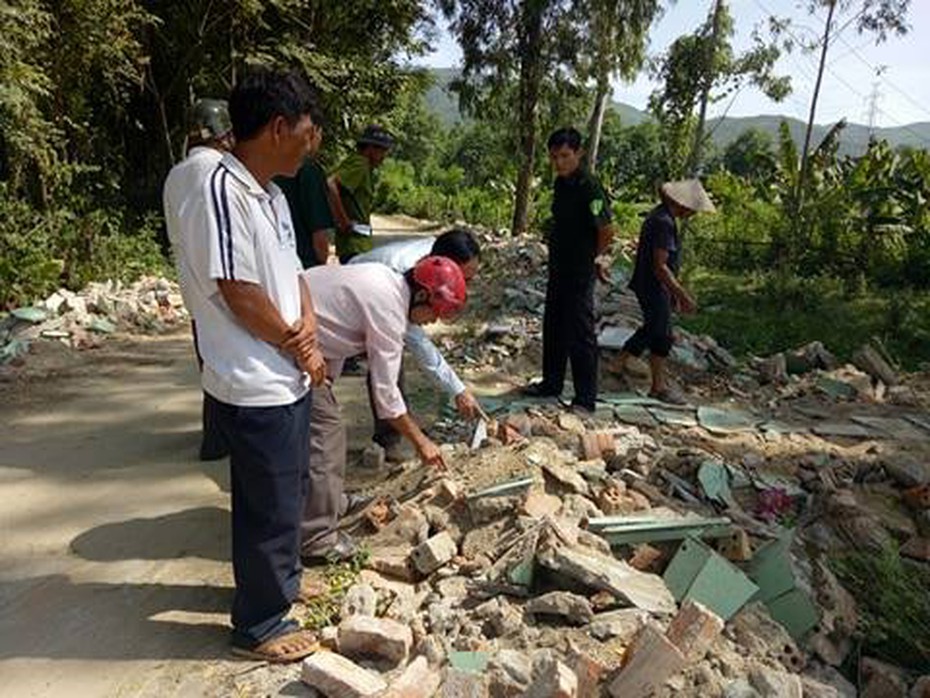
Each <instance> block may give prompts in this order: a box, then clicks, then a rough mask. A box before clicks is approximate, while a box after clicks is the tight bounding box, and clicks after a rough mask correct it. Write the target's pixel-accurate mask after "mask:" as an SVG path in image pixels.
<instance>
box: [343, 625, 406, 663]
mask: <svg viewBox="0 0 930 698" xmlns="http://www.w3.org/2000/svg"><path fill="white" fill-rule="evenodd" d="M411 645H413V633H412V631H411V630H410V627H409V626H407V625H404V624H403V623H399V622H398V621H396V620H391V619H389V618H372V617H371V616H351V617H350V618H347V619H346V620H344V621H343V622H342V623H340V624H339V651H340V652H341V653H342V654H346V655H349V656H356V655H359V656H366V657H380V658H383V659H387V660H389V661H392V662H394V663H395V664H399V663H401V662H405V661H406V660H407V655H408V654H409V653H410V647H411Z"/></svg>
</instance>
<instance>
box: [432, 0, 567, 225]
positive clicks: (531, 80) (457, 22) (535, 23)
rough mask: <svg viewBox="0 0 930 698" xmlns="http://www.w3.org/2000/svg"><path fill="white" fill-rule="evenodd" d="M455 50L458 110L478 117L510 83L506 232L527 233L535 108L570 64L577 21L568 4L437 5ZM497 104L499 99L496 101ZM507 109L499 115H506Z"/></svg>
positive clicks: (496, 0)
mask: <svg viewBox="0 0 930 698" xmlns="http://www.w3.org/2000/svg"><path fill="white" fill-rule="evenodd" d="M438 4H439V7H440V8H441V10H442V12H443V13H444V14H445V16H446V17H447V18H448V19H449V20H450V22H451V25H450V26H451V30H452V32H453V33H454V34H455V35H456V37H457V38H458V40H459V43H460V45H461V47H462V54H463V59H464V67H463V71H462V76H461V79H460V80H459V81H458V83H457V85H456V89H457V90H458V92H459V96H460V100H461V103H462V106H463V107H464V108H465V110H466V111H469V112H471V113H473V114H474V113H477V112H478V111H479V108H480V106H481V105H486V104H488V103H489V102H490V101H491V100H492V99H494V98H499V97H500V95H501V94H504V93H506V92H507V91H508V89H509V87H510V85H512V84H513V83H514V82H515V83H516V99H515V104H514V103H513V102H511V103H510V110H509V111H510V113H515V116H516V118H515V119H505V120H504V121H503V122H502V123H503V124H505V125H508V126H509V127H510V129H511V131H512V133H513V134H514V135H515V136H516V140H517V141H518V142H519V153H520V166H519V170H518V174H517V181H516V190H515V193H514V211H513V225H512V230H513V233H514V234H519V233H522V232H523V231H525V230H526V229H527V226H528V222H529V207H530V194H531V186H532V181H533V175H534V171H535V167H536V149H537V143H538V140H539V134H538V124H539V106H540V101H541V96H542V95H543V93H544V91H545V89H546V85H545V84H544V83H547V82H549V81H557V80H558V79H559V73H560V72H562V71H564V69H565V68H566V66H568V67H569V70H571V67H572V66H573V65H574V61H575V59H576V54H577V45H578V23H577V22H576V21H575V20H573V17H572V13H571V11H570V10H571V6H570V3H569V2H568V0H438ZM498 103H499V102H498ZM505 111H506V110H505Z"/></svg>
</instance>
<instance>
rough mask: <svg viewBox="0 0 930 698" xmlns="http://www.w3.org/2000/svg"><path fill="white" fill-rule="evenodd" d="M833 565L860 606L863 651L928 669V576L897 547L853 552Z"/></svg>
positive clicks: (899, 663) (929, 655) (929, 640)
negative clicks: (912, 564) (903, 556)
mask: <svg viewBox="0 0 930 698" xmlns="http://www.w3.org/2000/svg"><path fill="white" fill-rule="evenodd" d="M833 567H834V568H835V570H836V573H837V576H838V578H839V579H840V581H841V582H842V583H843V585H844V586H845V587H846V588H847V589H848V590H849V592H850V593H851V594H852V595H853V596H854V597H855V599H856V602H857V603H858V604H859V629H860V631H861V632H862V634H863V641H864V645H865V646H864V648H863V649H864V650H865V652H866V653H868V654H871V655H874V656H877V657H880V658H883V659H885V660H886V661H890V662H892V663H894V664H896V665H899V666H904V667H907V668H908V669H912V670H914V671H916V672H919V673H927V672H930V575H928V574H927V572H926V571H925V570H923V569H922V568H920V567H918V566H909V565H908V564H906V563H905V562H903V561H902V559H901V556H900V555H899V553H898V550H897V548H896V547H895V546H892V547H890V548H888V549H887V550H885V551H883V552H882V553H881V554H880V555H874V554H871V553H861V552H858V553H852V554H850V555H847V556H845V557H842V558H839V559H837V560H835V561H834V562H833Z"/></svg>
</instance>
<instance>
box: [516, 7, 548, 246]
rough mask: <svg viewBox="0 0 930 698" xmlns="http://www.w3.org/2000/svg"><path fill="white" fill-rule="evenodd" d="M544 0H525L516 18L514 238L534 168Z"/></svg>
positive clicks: (526, 208) (521, 225)
mask: <svg viewBox="0 0 930 698" xmlns="http://www.w3.org/2000/svg"><path fill="white" fill-rule="evenodd" d="M546 2H547V0H525V1H524V3H523V9H522V17H521V19H520V25H521V27H520V37H519V39H518V50H519V52H520V88H519V102H520V104H519V123H518V127H519V129H520V155H521V161H520V171H519V173H518V174H517V188H516V192H515V193H514V199H515V200H514V206H513V225H512V232H513V234H514V235H520V234H521V233H524V232H526V229H527V226H528V224H529V212H530V188H531V186H532V183H533V170H534V168H535V165H536V109H537V106H538V104H539V89H540V83H541V81H542V65H541V63H542V22H543V14H544V12H545V7H546Z"/></svg>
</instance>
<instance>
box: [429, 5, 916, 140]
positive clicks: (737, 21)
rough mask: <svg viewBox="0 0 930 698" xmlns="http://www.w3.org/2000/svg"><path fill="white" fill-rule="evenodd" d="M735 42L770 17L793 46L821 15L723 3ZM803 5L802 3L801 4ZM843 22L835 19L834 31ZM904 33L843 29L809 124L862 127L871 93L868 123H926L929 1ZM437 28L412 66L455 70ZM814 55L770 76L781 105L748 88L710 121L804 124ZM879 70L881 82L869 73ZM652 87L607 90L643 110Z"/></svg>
mask: <svg viewBox="0 0 930 698" xmlns="http://www.w3.org/2000/svg"><path fill="white" fill-rule="evenodd" d="M711 5H712V0H678V2H677V3H676V4H675V5H674V6H672V7H669V8H668V9H667V10H666V12H665V14H664V16H663V17H662V18H661V19H660V20H659V21H658V22H657V23H656V24H655V25H654V26H653V28H652V31H651V32H650V44H649V53H650V55H654V54H660V53H662V52H663V51H665V50H666V49H667V47H668V46H669V45H670V44H671V43H672V42H673V41H674V40H675V39H676V38H677V37H678V36H681V35H682V34H686V33H691V32H693V31H694V30H695V29H696V28H697V27H698V26H699V25H700V24H701V23H702V22H703V21H704V20H705V19H706V17H707V15H708V12H709V10H710V7H711ZM729 5H730V14H731V15H732V16H733V19H734V25H735V35H734V38H733V42H734V47H735V48H736V49H737V50H739V49H745V48H748V47H749V46H750V45H751V36H750V35H751V33H752V30H753V28H754V27H755V26H757V25H759V24H760V23H763V22H765V20H766V19H767V18H768V17H769V16H771V15H773V14H775V15H777V16H779V17H787V18H790V19H791V21H792V25H791V31H792V33H794V34H795V36H797V37H798V38H799V39H807V38H811V37H816V38H818V39H819V37H820V35H822V33H823V25H824V21H825V20H826V11H825V10H821V11H820V12H819V13H818V14H817V15H814V16H811V15H809V14H808V13H807V11H806V9H805V7H804V5H802V4H801V3H799V2H798V1H797V0H730V3H729ZM805 5H806V3H805ZM850 17H851V15H849V14H847V15H843V16H841V18H840V24H839V26H842V24H844V23H845V20H846V19H849V18H850ZM908 23H909V24H910V31H909V32H908V33H907V34H906V35H905V36H903V37H899V36H896V35H891V36H889V37H888V39H887V40H886V41H885V42H884V43H882V44H879V45H877V46H876V45H875V41H874V38H873V37H872V36H870V35H867V34H865V35H860V34H858V33H857V31H856V29H855V26H854V25H850V26H849V27H848V28H847V29H845V31H843V32H842V33H841V34H840V36H839V38H837V39H835V40H834V42H833V43H832V44H831V46H830V49H829V53H828V54H827V68H826V70H825V72H824V79H823V86H822V88H821V94H820V99H819V101H818V105H817V119H816V121H817V123H821V124H825V123H834V122H836V121H838V120H839V119H840V118H843V117H845V118H846V119H848V120H849V121H851V122H855V123H862V124H868V123H869V120H870V112H871V111H872V110H871V109H870V103H871V102H872V97H873V93H875V94H877V98H876V100H875V104H876V109H875V110H874V124H875V125H876V126H879V127H892V126H902V125H906V124H910V123H914V122H920V121H923V122H930V60H928V59H930V0H911V8H910V13H909V15H908ZM440 26H441V28H442V29H443V31H442V32H441V35H440V36H439V37H438V39H437V41H436V45H435V47H434V51H433V52H432V53H430V54H429V55H427V56H424V57H422V58H421V59H420V60H419V61H417V62H418V63H419V64H421V65H426V66H430V67H436V68H447V67H456V66H458V65H460V63H461V59H462V54H461V51H460V50H459V48H458V46H457V44H456V43H455V40H454V39H453V38H452V37H451V36H450V35H449V34H448V32H446V31H445V27H444V25H443V24H442V21H441V20H440ZM818 58H819V55H815V54H804V53H802V52H800V51H799V50H797V49H796V50H795V51H794V52H793V53H792V54H789V55H784V56H782V58H781V59H780V60H779V63H778V71H779V72H778V74H780V75H790V76H791V78H792V87H793V90H792V93H791V94H790V95H789V96H788V98H787V99H785V100H784V101H782V102H781V103H777V104H776V103H775V102H772V101H771V100H770V99H769V98H768V97H766V96H765V95H764V94H762V93H761V92H760V91H759V90H757V89H755V88H753V87H744V88H743V89H742V90H741V91H740V92H739V93H738V94H737V95H736V98H735V99H733V100H732V103H731V100H729V99H728V100H726V101H723V102H720V103H717V104H715V105H713V106H712V107H711V108H710V113H711V115H712V116H717V115H720V114H722V113H724V112H725V111H726V112H727V113H728V115H730V116H755V115H758V114H778V115H787V116H793V117H796V118H798V119H801V120H805V121H806V120H807V114H808V110H809V109H810V98H811V95H812V94H813V91H814V83H815V81H816V77H817V61H818ZM879 68H883V70H882V73H881V75H876V69H879ZM655 87H656V84H655V83H654V82H652V81H651V80H650V79H649V77H648V76H647V75H646V74H645V73H643V74H641V75H640V77H639V78H638V79H637V80H636V81H635V82H633V83H632V84H629V83H623V82H621V81H617V82H615V83H614V84H613V99H614V100H615V101H618V102H626V103H627V104H631V105H633V106H634V107H637V108H639V109H645V108H646V104H647V101H648V99H649V94H650V93H651V92H652V91H653V90H654V89H655Z"/></svg>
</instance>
